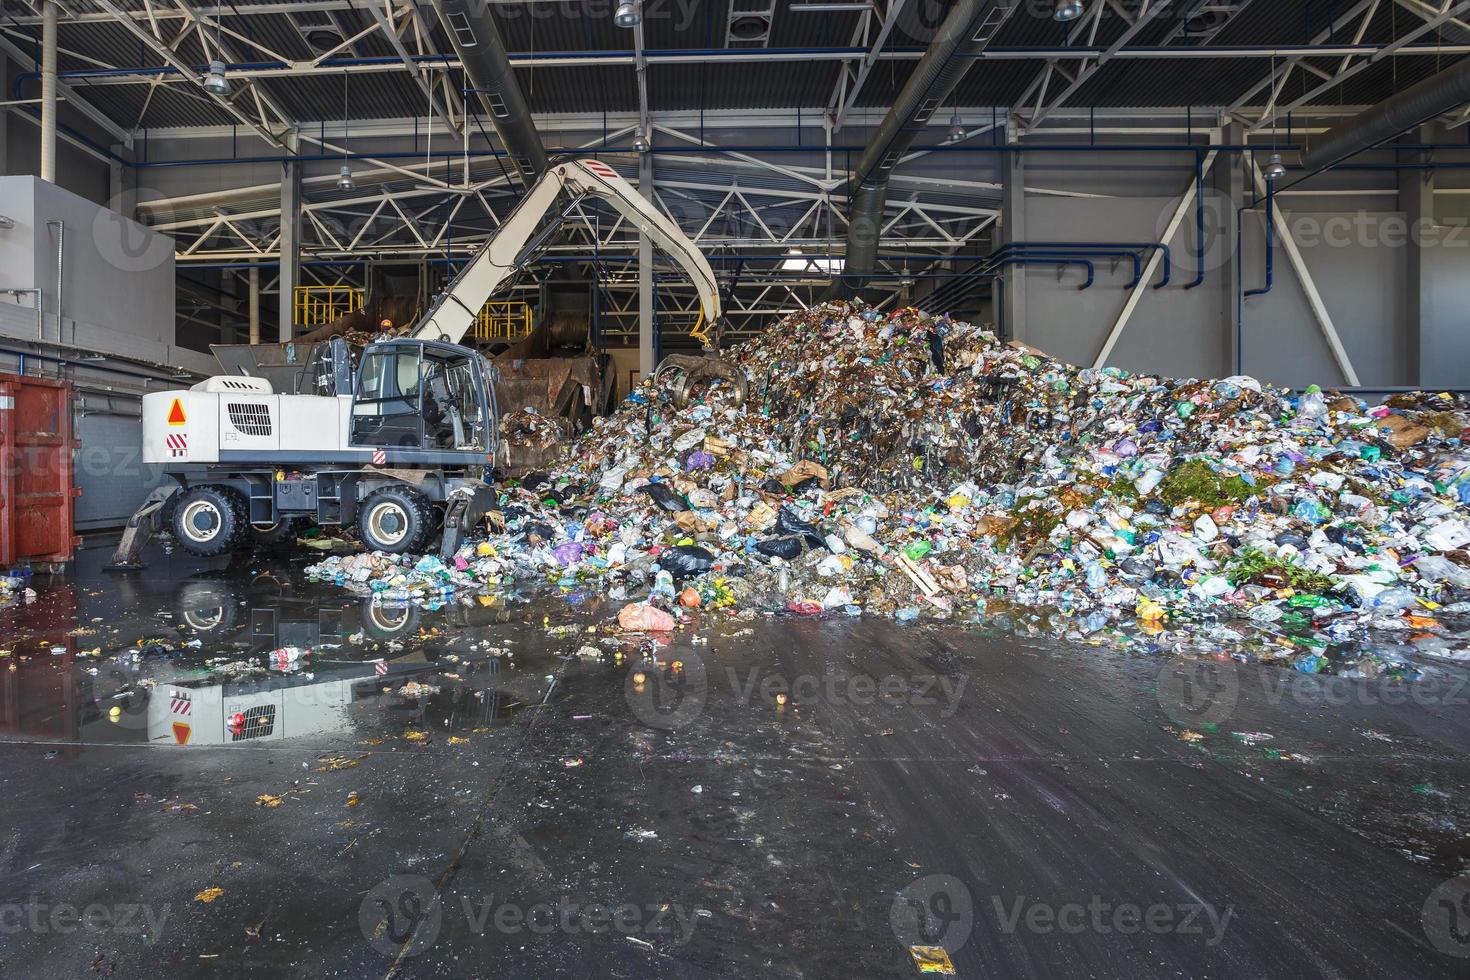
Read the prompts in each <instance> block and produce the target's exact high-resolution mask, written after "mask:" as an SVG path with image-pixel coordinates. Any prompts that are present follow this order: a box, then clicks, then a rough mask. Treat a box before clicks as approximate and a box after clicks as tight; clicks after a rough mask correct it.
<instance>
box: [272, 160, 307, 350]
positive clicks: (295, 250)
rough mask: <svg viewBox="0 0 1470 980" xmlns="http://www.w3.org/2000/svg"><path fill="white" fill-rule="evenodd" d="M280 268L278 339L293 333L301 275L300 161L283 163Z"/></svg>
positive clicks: (281, 339)
mask: <svg viewBox="0 0 1470 980" xmlns="http://www.w3.org/2000/svg"><path fill="white" fill-rule="evenodd" d="M280 248H281V268H280V275H279V278H278V280H277V281H278V293H279V296H278V298H277V299H278V302H279V305H280V309H279V311H278V312H279V329H280V334H279V339H280V341H281V343H286V342H287V341H289V340H290V339H291V338H292V337H293V336H294V328H295V324H294V323H293V322H292V321H293V318H294V316H295V311H294V310H293V309H292V303H291V297H292V294H293V293H294V292H295V291H296V286H297V285H298V284H299V283H300V277H301V164H299V163H294V162H291V163H283V164H281V246H280Z"/></svg>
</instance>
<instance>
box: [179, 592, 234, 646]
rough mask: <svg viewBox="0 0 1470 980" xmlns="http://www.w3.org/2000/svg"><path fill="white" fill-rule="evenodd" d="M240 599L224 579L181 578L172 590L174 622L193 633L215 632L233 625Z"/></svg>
mask: <svg viewBox="0 0 1470 980" xmlns="http://www.w3.org/2000/svg"><path fill="white" fill-rule="evenodd" d="M239 615H240V599H239V596H238V595H236V593H235V590H234V589H233V588H231V587H230V585H229V584H228V583H227V582H219V581H214V580H211V579H202V580H193V581H189V582H185V583H184V584H183V585H182V586H180V587H179V591H178V592H177V593H175V594H174V623H175V624H176V625H178V626H183V627H187V628H188V629H190V630H192V631H194V632H195V633H199V634H204V635H210V636H218V635H221V634H224V633H228V632H230V631H231V630H233V629H234V628H235V623H236V622H237V621H238V620H239Z"/></svg>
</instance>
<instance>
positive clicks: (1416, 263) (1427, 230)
mask: <svg viewBox="0 0 1470 980" xmlns="http://www.w3.org/2000/svg"><path fill="white" fill-rule="evenodd" d="M1435 135H1436V134H1435V131H1434V127H1433V126H1421V127H1419V128H1418V129H1416V130H1411V131H1410V132H1409V133H1408V134H1406V135H1405V136H1404V138H1403V141H1404V142H1409V143H1431V142H1433V141H1434V137H1435ZM1398 157H1399V161H1400V162H1401V163H1419V164H1422V163H1427V162H1429V159H1430V157H1431V153H1430V152H1429V151H1426V150H1400V151H1399V152H1398ZM1398 178H1399V209H1400V210H1402V211H1403V212H1404V220H1405V221H1406V222H1407V223H1408V225H1409V235H1408V240H1407V241H1406V242H1405V246H1404V247H1405V249H1406V253H1405V254H1406V258H1407V261H1406V262H1405V268H1404V272H1405V280H1404V325H1405V327H1406V328H1407V329H1406V331H1405V332H1406V333H1407V334H1408V337H1409V373H1410V377H1409V379H1408V380H1409V381H1410V382H1412V383H1414V384H1419V385H1434V384H1436V383H1444V382H1449V381H1452V380H1453V379H1454V378H1455V377H1456V375H1458V374H1459V367H1460V365H1458V364H1454V365H1443V364H1441V363H1438V362H1436V360H1435V357H1434V349H1435V346H1436V345H1435V344H1434V328H1435V319H1436V318H1435V315H1434V314H1435V310H1434V288H1433V282H1432V279H1433V277H1432V275H1431V274H1430V271H1429V270H1428V269H1427V268H1426V262H1425V255H1424V243H1425V237H1426V234H1428V235H1433V228H1434V226H1435V221H1434V185H1435V172H1434V171H1433V170H1430V169H1427V168H1426V169H1422V170H1418V169H1413V168H1410V169H1406V170H1400V171H1399V172H1398ZM1440 357H1441V358H1443V354H1441V355H1440ZM1436 376H1438V378H1439V379H1441V380H1439V381H1437V380H1436Z"/></svg>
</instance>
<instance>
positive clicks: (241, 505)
mask: <svg viewBox="0 0 1470 980" xmlns="http://www.w3.org/2000/svg"><path fill="white" fill-rule="evenodd" d="M178 498H179V502H178V504H177V506H175V507H174V513H173V519H172V520H171V521H169V530H171V531H173V535H174V540H175V541H177V542H178V543H179V547H180V548H183V549H184V550H185V551H187V552H188V553H189V554H191V555H198V556H200V557H201V558H213V557H215V556H216V555H223V554H225V553H226V552H228V551H231V550H233V549H234V548H235V546H236V545H238V544H239V543H240V541H241V539H242V538H243V537H244V536H245V529H246V528H248V527H249V526H250V523H249V513H248V509H247V507H246V504H245V498H244V497H242V496H241V495H240V494H239V493H238V492H236V491H234V490H231V489H230V488H229V487H221V486H214V485H205V486H199V487H190V488H189V489H188V490H185V491H184V492H183V493H181V494H178ZM210 522H212V526H206V525H208V524H209V523H210ZM186 525H187V526H186ZM206 535H207V536H206Z"/></svg>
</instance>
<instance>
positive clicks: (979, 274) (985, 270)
mask: <svg viewBox="0 0 1470 980" xmlns="http://www.w3.org/2000/svg"><path fill="white" fill-rule="evenodd" d="M1089 256H1092V257H1089ZM1095 256H1096V253H1069V252H1055V253H1051V254H1048V255H1040V254H1038V255H1026V256H1010V257H1002V258H999V259H995V258H993V257H992V256H986V257H985V258H984V259H982V260H981V261H980V263H977V265H976V266H974V267H972V268H971V269H969V270H966V271H965V272H962V273H958V274H954V275H953V276H952V279H953V280H954V281H952V282H950V283H947V284H946V285H944V286H941V287H940V288H939V289H936V290H935V291H934V292H933V293H931V294H930V296H929V297H926V299H938V300H939V301H941V302H945V303H948V302H952V301H953V300H954V299H956V298H957V297H959V296H962V295H964V293H965V292H966V290H967V289H968V288H969V286H970V285H971V284H973V283H978V282H982V281H985V280H987V279H994V278H995V277H996V271H997V270H998V269H1001V268H1003V267H1004V266H1007V265H1022V266H1058V265H1083V266H1086V267H1087V273H1088V274H1087V282H1086V283H1085V284H1084V285H1082V286H1080V287H1078V288H1079V289H1087V288H1089V287H1091V286H1092V284H1093V283H1094V282H1095V281H1096V278H1097V275H1096V265H1095V264H1094V261H1093V258H1094V257H1095Z"/></svg>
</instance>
